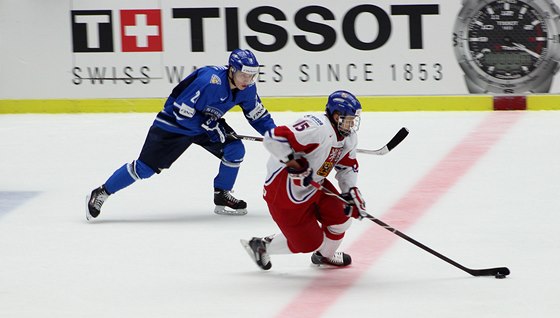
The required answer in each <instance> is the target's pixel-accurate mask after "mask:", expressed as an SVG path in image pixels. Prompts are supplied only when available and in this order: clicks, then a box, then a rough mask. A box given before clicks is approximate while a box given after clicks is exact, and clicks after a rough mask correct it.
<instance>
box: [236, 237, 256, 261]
mask: <svg viewBox="0 0 560 318" xmlns="http://www.w3.org/2000/svg"><path fill="white" fill-rule="evenodd" d="M239 242H241V245H243V248H245V251H247V254H249V256H250V257H251V259H253V261H254V262H255V263H256V262H257V257H256V256H255V253H254V252H253V249H252V248H251V246H249V241H247V240H239Z"/></svg>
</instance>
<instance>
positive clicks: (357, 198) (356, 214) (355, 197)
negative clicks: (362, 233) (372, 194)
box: [340, 187, 367, 220]
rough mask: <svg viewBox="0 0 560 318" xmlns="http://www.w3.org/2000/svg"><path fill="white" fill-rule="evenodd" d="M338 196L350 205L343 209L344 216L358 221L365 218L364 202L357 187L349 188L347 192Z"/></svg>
mask: <svg viewBox="0 0 560 318" xmlns="http://www.w3.org/2000/svg"><path fill="white" fill-rule="evenodd" d="M340 196H341V197H343V198H344V199H345V200H346V201H348V203H350V204H348V205H346V207H344V214H346V216H348V217H353V218H355V219H359V220H361V219H363V218H364V217H365V216H367V212H366V201H365V200H364V197H363V196H362V193H361V192H360V190H359V189H358V188H357V187H353V188H350V190H349V191H348V192H346V193H342V194H341V195H340Z"/></svg>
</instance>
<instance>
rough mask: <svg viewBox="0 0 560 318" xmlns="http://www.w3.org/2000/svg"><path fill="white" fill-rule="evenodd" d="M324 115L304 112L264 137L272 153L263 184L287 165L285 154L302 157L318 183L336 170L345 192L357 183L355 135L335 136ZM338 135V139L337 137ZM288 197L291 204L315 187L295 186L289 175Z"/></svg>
mask: <svg viewBox="0 0 560 318" xmlns="http://www.w3.org/2000/svg"><path fill="white" fill-rule="evenodd" d="M337 136H338V135H337V133H336V131H335V129H334V128H333V126H332V125H331V123H330V121H329V119H328V117H327V115H326V114H320V115H306V116H304V117H302V118H300V119H298V120H297V121H296V122H295V123H294V124H292V125H290V126H278V127H276V128H274V129H272V130H270V131H269V132H267V133H266V134H265V136H264V146H265V148H266V149H267V150H268V151H269V152H270V153H271V157H270V159H269V160H268V163H267V177H266V181H265V185H268V184H271V183H272V182H274V181H275V178H276V177H277V176H278V175H279V174H280V173H281V172H282V171H283V169H284V168H285V167H286V165H285V162H287V161H289V159H288V156H289V155H293V156H294V158H296V159H297V158H301V157H305V159H307V161H308V162H309V167H311V168H312V169H313V180H314V181H316V182H318V183H319V184H322V183H323V180H324V179H325V178H326V177H327V176H328V175H329V173H330V172H331V171H332V170H333V169H335V170H336V175H335V177H336V179H337V180H338V186H339V188H340V190H341V191H342V192H343V193H344V192H347V191H348V190H349V189H350V188H351V187H355V186H356V182H357V177H358V161H357V160H356V147H357V144H358V138H357V136H356V134H351V135H350V136H348V137H346V138H342V137H337ZM339 138H340V140H339ZM286 189H287V192H288V196H289V197H290V200H291V201H292V202H294V203H302V202H305V201H307V200H308V199H309V198H310V197H311V196H312V195H313V194H314V193H315V192H316V191H317V190H316V189H315V188H314V187H312V186H308V187H302V186H297V185H295V184H294V183H293V181H292V180H290V178H288V180H287V181H286Z"/></svg>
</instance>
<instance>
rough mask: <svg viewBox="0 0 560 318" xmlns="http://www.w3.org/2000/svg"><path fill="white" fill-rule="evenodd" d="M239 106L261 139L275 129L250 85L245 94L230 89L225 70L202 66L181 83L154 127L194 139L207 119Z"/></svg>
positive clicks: (255, 90)
mask: <svg viewBox="0 0 560 318" xmlns="http://www.w3.org/2000/svg"><path fill="white" fill-rule="evenodd" d="M236 105H239V106H241V108H242V110H243V113H244V114H245V117H246V118H247V120H248V122H249V124H251V126H252V127H253V128H255V130H257V131H258V132H259V133H260V134H261V135H264V134H265V132H267V131H268V130H270V129H272V128H274V127H276V124H275V123H274V120H273V119H272V117H271V116H270V114H269V113H268V111H267V110H266V108H264V106H263V105H262V103H261V99H260V97H259V95H258V94H257V87H256V85H255V84H254V83H253V84H251V85H249V86H248V87H247V88H245V89H244V90H238V89H234V90H232V89H231V88H230V86H229V81H228V69H227V67H226V66H205V67H202V68H199V69H197V70H196V71H194V72H193V73H191V74H190V75H189V76H187V77H186V78H185V79H183V80H182V81H181V82H180V83H179V84H177V86H176V87H175V88H174V89H173V91H172V92H171V94H170V95H169V97H168V98H167V100H166V102H165V105H164V108H163V110H162V111H161V112H159V113H158V114H157V116H156V119H155V120H154V125H156V126H157V127H159V128H161V129H164V130H166V131H170V132H175V133H179V134H184V135H188V136H195V135H199V134H203V133H205V132H206V130H205V129H204V128H202V127H201V125H202V124H203V123H204V122H205V121H206V120H207V119H208V117H209V116H212V117H214V118H220V117H222V116H223V115H224V114H225V113H226V112H227V111H228V110H230V109H231V108H233V107H234V106H236Z"/></svg>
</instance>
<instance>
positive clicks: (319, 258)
mask: <svg viewBox="0 0 560 318" xmlns="http://www.w3.org/2000/svg"><path fill="white" fill-rule="evenodd" d="M311 263H313V264H315V265H331V266H338V267H344V266H348V265H350V264H352V258H351V257H350V255H348V254H346V253H342V252H335V253H334V256H333V257H324V256H323V255H321V253H319V252H318V251H317V252H315V253H313V255H311Z"/></svg>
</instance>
